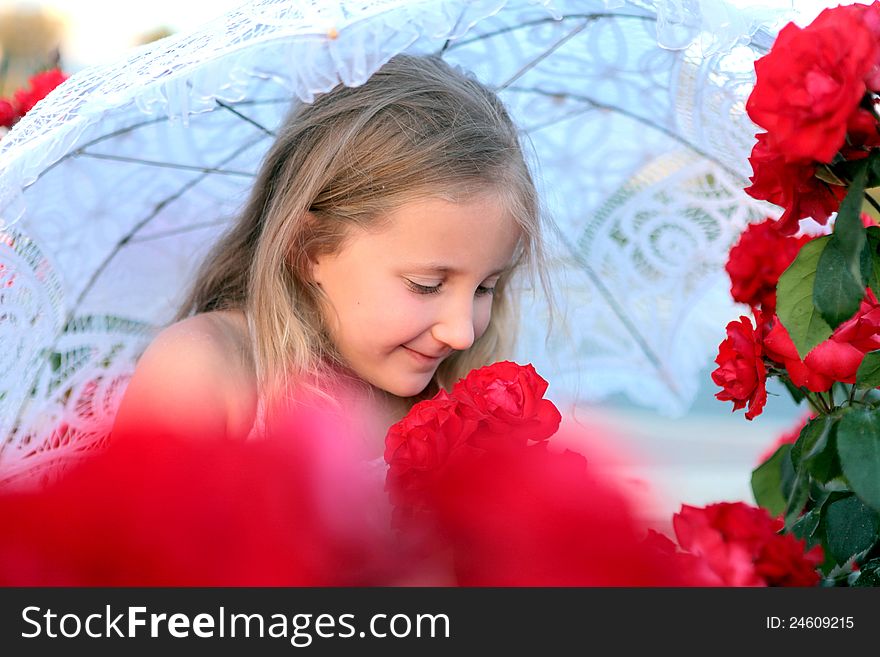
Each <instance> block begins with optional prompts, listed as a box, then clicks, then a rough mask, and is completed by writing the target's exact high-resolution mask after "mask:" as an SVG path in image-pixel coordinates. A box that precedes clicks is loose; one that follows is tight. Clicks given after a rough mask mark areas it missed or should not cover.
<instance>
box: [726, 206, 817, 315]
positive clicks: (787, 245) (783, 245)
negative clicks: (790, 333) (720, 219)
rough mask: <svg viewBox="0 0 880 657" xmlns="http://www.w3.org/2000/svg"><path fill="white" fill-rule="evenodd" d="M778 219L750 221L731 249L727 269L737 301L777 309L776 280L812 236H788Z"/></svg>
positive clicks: (771, 309) (764, 310)
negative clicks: (780, 230)
mask: <svg viewBox="0 0 880 657" xmlns="http://www.w3.org/2000/svg"><path fill="white" fill-rule="evenodd" d="M775 224H776V222H775V220H773V219H766V220H765V221H762V222H761V223H756V224H750V225H749V226H748V227H747V228H746V229H745V230H744V231H743V233H742V235H740V238H739V241H738V242H737V243H736V245H735V246H734V247H733V248H732V249H731V250H730V255H729V256H728V259H727V266H726V267H725V269H726V270H727V273H728V274H729V275H730V282H731V288H730V293H731V295H732V296H733V300H734V301H739V302H740V303H747V304H748V305H750V306H752V307H753V308H759V309H761V310H762V311H763V312H765V313H769V314H773V313H774V312H776V284H777V283H778V282H779V276H780V275H781V274H782V272H784V271H785V270H786V268H787V267H788V266H789V265H790V264H791V263H792V261H793V260H794V259H795V257H796V256H797V254H798V251H800V249H801V247H802V246H803V245H804V244H806V243H807V242H809V241H810V240H811V239H812V237H810V236H809V235H803V236H801V237H787V236H785V235H782V234H781V233H780V232H779V231H778V230H777V229H776V227H775Z"/></svg>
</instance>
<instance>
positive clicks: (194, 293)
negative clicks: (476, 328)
mask: <svg viewBox="0 0 880 657" xmlns="http://www.w3.org/2000/svg"><path fill="white" fill-rule="evenodd" d="M486 191H491V192H494V193H496V194H500V198H501V199H502V201H503V203H504V204H505V207H506V209H507V211H508V212H509V213H510V215H511V216H512V217H513V218H514V220H515V221H516V222H517V223H518V224H519V226H520V228H521V233H522V237H521V239H520V244H519V246H518V251H517V255H516V263H517V267H515V269H522V268H523V266H525V267H526V268H527V270H528V272H529V273H530V274H531V278H532V281H533V283H534V280H535V276H534V274H535V272H537V273H538V275H539V276H540V279H541V282H542V283H543V285H544V287H545V289H546V288H547V281H546V277H545V275H544V268H543V261H544V255H543V244H542V239H541V229H540V218H539V217H540V212H539V204H538V200H537V194H536V191H535V186H534V183H533V180H532V177H531V174H530V172H529V168H528V166H527V164H526V162H525V159H524V157H523V151H522V148H521V144H520V140H519V135H518V132H517V130H516V127H515V126H514V124H513V122H512V121H511V119H510V117H509V116H508V114H507V112H506V110H505V109H504V107H503V105H502V103H501V101H500V100H499V99H498V98H497V96H496V95H495V94H494V93H493V92H492V91H490V90H489V89H487V88H486V87H485V86H483V85H482V84H480V83H479V82H478V81H476V80H475V79H472V78H471V77H470V76H469V75H467V74H465V73H463V72H461V71H459V70H456V69H454V68H452V67H451V66H449V65H448V64H447V63H446V62H444V61H443V60H441V59H440V58H438V57H432V56H425V57H420V56H410V55H397V56H396V57H393V58H392V59H391V60H390V61H389V62H388V63H386V64H385V65H384V66H382V67H381V68H380V69H379V71H377V72H376V73H375V74H374V75H372V76H371V77H370V78H369V79H368V80H367V82H366V83H365V84H363V85H362V86H359V87H346V86H342V85H340V86H337V87H336V88H334V89H333V90H332V91H330V92H328V93H326V94H323V95H320V96H318V97H317V98H316V99H315V100H314V102H312V103H310V104H306V103H299V104H296V105H295V106H294V108H293V109H292V111H291V113H290V115H289V116H288V118H287V120H286V121H285V122H284V124H283V125H282V126H281V128H280V129H279V132H278V134H277V137H276V140H275V143H274V145H273V146H272V147H271V149H270V150H269V152H268V153H267V155H266V157H265V159H264V161H263V164H262V167H261V170H260V172H259V174H258V177H257V179H256V182H255V184H254V187H253V190H252V192H251V196H250V199H249V201H248V203H247V205H246V206H245V208H244V210H243V212H242V213H241V215H240V216H239V218H238V220H237V221H236V223H235V224H234V225H233V227H232V228H231V230H230V231H229V232H228V233H227V234H226V235H225V236H224V237H223V238H221V239H220V241H219V242H218V243H217V244H216V246H215V247H214V249H213V250H212V251H211V253H209V255H208V257H207V258H206V260H205V261H204V263H203V265H202V267H201V269H200V271H199V272H198V274H197V277H196V280H195V284H194V286H193V288H192V290H191V291H190V293H189V296H188V297H187V298H186V301H185V302H184V303H183V305H182V307H181V309H180V312H179V314H178V319H182V318H184V317H186V316H189V315H191V314H194V313H201V312H207V311H211V310H220V309H240V310H243V311H244V312H245V314H246V316H247V318H248V323H249V326H250V328H251V334H252V335H251V339H252V341H253V351H254V361H255V365H256V372H257V380H258V386H259V389H260V394H261V395H264V396H266V397H268V398H269V399H270V400H275V399H277V393H278V391H280V390H288V391H289V390H291V385H293V386H306V387H310V386H313V385H314V390H315V391H317V390H318V388H319V387H320V386H319V385H318V384H317V382H320V381H324V382H326V381H327V380H328V378H329V379H330V380H334V379H335V380H339V377H340V376H343V377H346V376H351V374H350V373H348V374H346V371H347V370H346V367H345V363H344V362H343V361H342V359H341V357H340V356H339V354H338V353H337V351H336V349H335V348H334V346H333V344H332V341H331V340H330V339H329V338H328V332H327V330H326V327H325V325H324V323H323V319H322V313H321V312H320V308H321V302H320V295H321V294H322V292H321V290H320V288H319V287H318V286H316V285H315V284H314V283H313V282H311V281H310V280H309V272H310V267H309V263H310V262H311V261H312V260H313V259H314V258H315V257H317V256H319V255H324V254H332V253H335V252H337V251H338V250H339V249H340V248H341V246H342V244H343V241H344V240H345V238H346V237H347V236H349V235H350V233H351V230H350V229H351V227H352V226H359V227H367V226H370V225H375V223H376V222H378V221H381V220H382V218H383V217H384V216H387V214H388V213H389V212H391V211H393V210H395V209H396V208H398V207H400V206H401V205H403V204H405V203H407V202H409V201H412V200H415V199H418V198H438V197H439V198H444V199H446V200H451V201H455V202H459V201H464V200H468V198H469V197H473V196H475V195H477V194H482V193H485V192H486ZM515 314H516V313H515V308H514V299H513V298H512V295H511V289H510V275H509V274H508V275H505V277H502V279H501V280H499V281H498V284H497V285H496V287H495V294H494V298H493V302H492V317H491V321H490V323H489V326H488V328H487V330H486V331H485V333H484V334H483V335H482V336H481V337H480V338H479V339H478V340H477V341H476V342H475V343H474V344H473V345H472V346H471V348H470V349H467V350H466V351H461V352H456V353H454V354H453V355H451V356H450V357H449V358H447V359H446V360H445V361H444V362H443V363H442V364H441V365H440V367H439V368H438V370H437V372H436V374H435V376H434V380H433V382H432V383H431V384H430V385H429V386H428V388H426V390H425V391H424V392H423V393H422V395H420V396H419V398H422V397H426V396H429V395H431V394H433V393H434V392H435V391H436V390H437V389H438V388H439V387H443V388H448V387H449V386H450V385H451V384H452V383H454V382H455V381H456V380H457V379H459V378H460V377H462V376H463V375H464V374H466V373H467V372H468V371H470V370H471V369H473V368H475V367H480V366H483V365H486V364H489V363H491V362H494V361H496V360H500V359H502V358H507V357H509V352H510V349H511V347H512V345H513V341H514V339H515V327H514V321H513V320H514V317H515ZM340 373H342V374H340ZM415 399H416V398H414V399H413V401H415Z"/></svg>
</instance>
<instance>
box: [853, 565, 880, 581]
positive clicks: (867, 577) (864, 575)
mask: <svg viewBox="0 0 880 657" xmlns="http://www.w3.org/2000/svg"><path fill="white" fill-rule="evenodd" d="M852 586H880V559H871V560H870V561H866V562H865V563H863V564H861V566H860V568H859V576H858V577H857V578H856V580H855V582H853V583H852Z"/></svg>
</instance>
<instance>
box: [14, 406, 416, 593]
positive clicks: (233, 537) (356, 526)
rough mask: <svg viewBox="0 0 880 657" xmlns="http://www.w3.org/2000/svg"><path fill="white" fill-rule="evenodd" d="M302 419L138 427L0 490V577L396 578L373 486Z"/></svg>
mask: <svg viewBox="0 0 880 657" xmlns="http://www.w3.org/2000/svg"><path fill="white" fill-rule="evenodd" d="M302 419H303V418H300V420H302ZM300 420H294V421H292V422H291V423H288V427H289V428H290V429H291V432H290V433H288V434H287V435H276V436H274V437H272V438H267V439H266V440H264V441H251V442H237V441H222V440H196V439H194V440H182V439H174V438H172V437H170V436H163V435H158V434H155V433H153V432H151V431H150V430H149V429H147V428H145V429H144V431H143V433H142V435H140V436H133V435H126V436H125V437H124V438H119V439H118V440H114V441H112V442H111V444H110V446H109V447H108V448H107V450H106V451H105V452H102V453H100V454H98V455H96V456H94V457H92V458H91V459H90V460H87V461H85V462H83V463H82V464H81V465H79V466H78V467H76V468H75V469H72V470H71V471H70V472H68V473H67V474H66V475H65V476H64V477H62V478H61V479H60V480H58V481H57V482H56V483H55V484H53V485H51V486H49V487H48V488H45V489H41V490H30V491H19V492H13V491H6V492H4V494H2V495H0V524H2V525H3V531H2V532H0V584H2V585H5V586H328V585H329V586H334V585H348V586H357V585H371V584H378V583H383V584H385V583H391V582H393V581H395V580H396V578H397V577H405V576H406V574H407V573H406V569H405V566H406V564H405V563H404V564H401V563H399V562H398V560H397V559H394V561H393V562H392V557H393V556H394V555H395V552H394V551H393V550H392V549H391V547H392V545H391V542H390V541H391V536H390V532H387V531H386V529H385V527H384V525H383V522H382V520H383V519H384V517H385V516H384V515H383V514H382V513H381V508H382V507H381V506H380V505H379V504H380V503H379V502H377V500H379V497H378V495H380V494H381V482H380V481H378V480H375V479H373V480H367V479H365V477H364V468H363V464H362V463H354V462H353V461H352V460H351V458H350V455H349V456H346V453H345V452H344V451H343V450H341V449H339V448H337V447H334V445H333V443H332V441H327V440H318V439H317V438H316V439H310V437H311V436H315V437H317V436H319V434H320V432H313V431H312V429H313V428H314V427H315V426H316V425H317V424H319V423H320V421H321V420H320V419H308V418H306V419H305V420H304V421H302V422H300ZM327 430H328V431H332V427H331V428H328V429H327ZM385 515H387V514H385ZM385 522H386V523H387V521H385Z"/></svg>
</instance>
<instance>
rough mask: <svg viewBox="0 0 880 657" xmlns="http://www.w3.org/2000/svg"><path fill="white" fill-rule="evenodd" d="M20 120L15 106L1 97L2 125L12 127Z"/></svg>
mask: <svg viewBox="0 0 880 657" xmlns="http://www.w3.org/2000/svg"><path fill="white" fill-rule="evenodd" d="M16 121H18V112H17V111H16V109H15V106H14V105H13V104H12V103H10V102H9V101H8V100H6V99H5V98H0V127H3V128H11V127H12V126H13V124H15V122H16Z"/></svg>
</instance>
